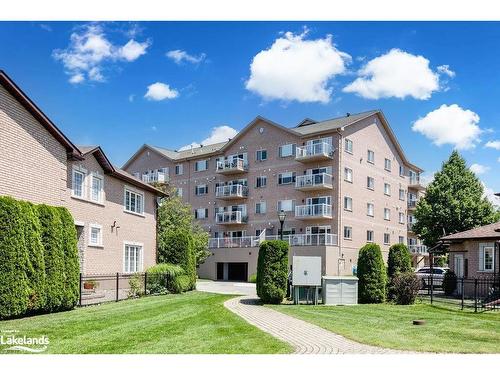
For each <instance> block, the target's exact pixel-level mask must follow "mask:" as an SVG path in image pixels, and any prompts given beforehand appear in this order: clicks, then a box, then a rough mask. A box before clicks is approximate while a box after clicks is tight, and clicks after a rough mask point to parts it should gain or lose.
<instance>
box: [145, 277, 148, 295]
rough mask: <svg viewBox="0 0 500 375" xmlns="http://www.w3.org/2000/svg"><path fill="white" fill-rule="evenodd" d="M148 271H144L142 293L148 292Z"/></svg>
mask: <svg viewBox="0 0 500 375" xmlns="http://www.w3.org/2000/svg"><path fill="white" fill-rule="evenodd" d="M147 285H148V273H147V272H144V295H146V294H148V287H147Z"/></svg>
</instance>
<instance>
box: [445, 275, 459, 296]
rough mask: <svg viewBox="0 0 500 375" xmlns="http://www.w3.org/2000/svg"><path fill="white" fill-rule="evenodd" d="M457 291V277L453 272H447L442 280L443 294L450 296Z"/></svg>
mask: <svg viewBox="0 0 500 375" xmlns="http://www.w3.org/2000/svg"><path fill="white" fill-rule="evenodd" d="M456 289H457V275H456V274H455V272H453V271H451V270H448V271H446V273H445V274H444V278H443V290H444V294H446V295H447V296H451V295H452V294H453V292H455V290H456Z"/></svg>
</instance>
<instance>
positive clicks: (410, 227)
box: [408, 222, 415, 232]
mask: <svg viewBox="0 0 500 375" xmlns="http://www.w3.org/2000/svg"><path fill="white" fill-rule="evenodd" d="M414 225H415V223H414V222H413V223H408V231H409V232H413V226H414Z"/></svg>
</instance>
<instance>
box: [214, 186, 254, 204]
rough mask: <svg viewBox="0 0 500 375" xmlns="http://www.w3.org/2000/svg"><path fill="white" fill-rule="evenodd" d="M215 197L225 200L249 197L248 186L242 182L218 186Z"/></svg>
mask: <svg viewBox="0 0 500 375" xmlns="http://www.w3.org/2000/svg"><path fill="white" fill-rule="evenodd" d="M215 197H216V198H219V199H224V200H231V199H242V198H247V197H248V186H245V185H241V184H234V185H226V186H218V187H217V189H216V190H215Z"/></svg>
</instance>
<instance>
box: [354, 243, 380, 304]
mask: <svg viewBox="0 0 500 375" xmlns="http://www.w3.org/2000/svg"><path fill="white" fill-rule="evenodd" d="M386 272H387V271H386V269H385V265H384V260H383V258H382V252H381V251H380V246H379V245H377V244H372V243H370V244H366V245H365V246H363V247H362V248H361V249H360V250H359V256H358V267H357V276H358V279H359V282H358V292H359V293H358V299H359V302H360V303H380V302H384V300H385V293H386V284H387V273H386Z"/></svg>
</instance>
